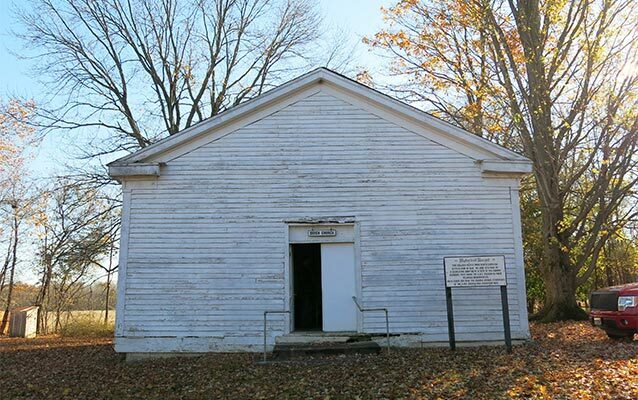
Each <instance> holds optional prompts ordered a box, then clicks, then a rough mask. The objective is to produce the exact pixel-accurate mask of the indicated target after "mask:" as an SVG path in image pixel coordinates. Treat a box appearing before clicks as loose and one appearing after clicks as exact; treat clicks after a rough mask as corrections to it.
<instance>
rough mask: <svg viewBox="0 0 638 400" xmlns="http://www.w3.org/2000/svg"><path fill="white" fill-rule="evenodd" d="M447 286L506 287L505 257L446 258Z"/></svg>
mask: <svg viewBox="0 0 638 400" xmlns="http://www.w3.org/2000/svg"><path fill="white" fill-rule="evenodd" d="M443 261H444V266H445V286H447V287H472V286H505V285H507V278H506V275H505V257H504V256H470V257H445V258H444V259H443Z"/></svg>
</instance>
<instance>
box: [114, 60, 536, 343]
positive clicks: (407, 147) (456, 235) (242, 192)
mask: <svg viewBox="0 0 638 400" xmlns="http://www.w3.org/2000/svg"><path fill="white" fill-rule="evenodd" d="M530 172H531V163H530V161H529V160H528V159H526V158H525V157H523V156H521V155H518V154H516V153H514V152H512V151H509V150H507V149H505V148H503V147H500V146H498V145H496V144H494V143H491V142H489V141H487V140H484V139H482V138H480V137H477V136H475V135H472V134H470V133H468V132H466V131H464V130H462V129H459V128H457V127H454V126H452V125H450V124H448V123H446V122H443V121H441V120H439V119H437V118H435V117H433V116H431V115H429V114H426V113H424V112H422V111H419V110H417V109H415V108H413V107H411V106H409V105H407V104H405V103H402V102H400V101H397V100H395V99H393V98H391V97H388V96H386V95H384V94H382V93H380V92H377V91H375V90H373V89H371V88H368V87H366V86H364V85H362V84H359V83H357V82H355V81H353V80H350V79H348V78H346V77H344V76H341V75H339V74H336V73H334V72H332V71H330V70H327V69H323V68H321V69H317V70H314V71H312V72H309V73H307V74H305V75H303V76H300V77H298V78H296V79H294V80H292V81H290V82H287V83H285V84H283V85H281V86H279V87H277V88H275V89H273V90H271V91H269V92H266V93H265V94H262V95H260V96H258V97H256V98H254V99H252V100H250V101H247V102H245V103H243V104H241V105H238V106H236V107H233V108H231V109H229V110H227V111H225V112H223V113H221V114H219V115H217V116H215V117H213V118H210V119H208V120H205V121H203V122H201V123H199V124H197V125H195V126H193V127H191V128H188V129H186V130H184V131H182V132H180V133H178V134H175V135H173V136H171V137H169V138H166V139H164V140H162V141H160V142H158V143H156V144H153V145H151V146H148V147H146V148H144V149H142V150H140V151H138V152H136V153H134V154H131V155H129V156H126V157H124V158H121V159H119V160H117V161H114V162H113V163H111V164H109V173H110V175H111V176H112V177H113V178H115V179H117V180H118V181H119V182H121V184H122V187H123V216H122V235H121V247H120V264H119V265H120V267H119V268H120V270H119V278H118V279H119V281H118V294H117V296H118V298H117V319H116V331H115V348H116V350H117V351H119V352H126V353H148V352H209V351H259V350H260V349H261V346H262V345H263V335H264V322H263V321H264V312H265V311H277V313H271V314H268V315H267V325H266V341H267V345H268V346H269V347H270V346H272V345H273V343H274V342H275V339H276V338H278V337H282V336H286V335H291V334H293V335H294V334H295V333H296V332H316V333H317V334H321V333H335V332H337V333H344V332H345V333H347V332H352V333H355V332H359V333H370V334H375V335H376V334H378V335H380V337H383V335H385V333H386V322H385V316H384V313H383V312H361V311H360V310H359V309H358V308H357V305H356V304H355V301H356V302H358V303H359V305H360V306H361V307H363V308H385V309H387V311H388V322H389V331H390V333H391V335H392V341H393V343H394V344H395V345H406V346H407V345H414V344H417V343H418V344H422V343H424V342H425V343H429V342H431V343H437V342H445V341H447V340H448V323H447V314H446V293H445V280H444V268H443V259H444V257H450V256H481V255H495V254H497V255H503V256H504V258H505V265H506V276H507V290H508V300H509V309H510V321H511V329H512V338H513V339H515V340H517V339H518V340H525V339H528V338H529V327H528V321H527V311H526V301H525V275H524V268H523V249H522V239H521V221H520V208H519V183H520V179H521V178H522V177H523V176H524V175H526V174H528V173H530ZM453 303H454V320H455V321H454V324H455V330H456V339H457V340H458V341H461V342H463V341H482V342H483V341H501V342H502V340H503V323H502V321H503V319H502V318H503V317H502V314H501V297H500V292H499V288H498V287H471V288H456V289H455V291H454V298H453Z"/></svg>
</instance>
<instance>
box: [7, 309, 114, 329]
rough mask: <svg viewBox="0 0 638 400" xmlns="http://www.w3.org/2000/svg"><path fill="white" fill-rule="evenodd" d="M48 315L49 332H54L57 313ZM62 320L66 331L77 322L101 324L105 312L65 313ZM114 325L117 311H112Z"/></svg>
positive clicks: (112, 323)
mask: <svg viewBox="0 0 638 400" xmlns="http://www.w3.org/2000/svg"><path fill="white" fill-rule="evenodd" d="M47 314H48V318H47V327H48V330H49V331H50V332H52V331H53V330H54V328H55V313H54V312H48V313H47ZM3 315H4V312H2V311H0V321H1V320H2V317H3ZM60 320H61V324H62V329H64V327H65V326H67V325H68V324H69V323H77V322H83V323H90V322H96V323H101V322H103V321H104V310H83V311H69V312H63V313H62V315H61V318H60ZM114 324H115V310H110V311H109V319H108V325H110V326H112V325H114Z"/></svg>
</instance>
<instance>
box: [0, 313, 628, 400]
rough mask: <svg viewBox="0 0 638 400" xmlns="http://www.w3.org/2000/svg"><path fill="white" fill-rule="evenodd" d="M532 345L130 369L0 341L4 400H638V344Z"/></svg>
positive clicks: (246, 358)
mask: <svg viewBox="0 0 638 400" xmlns="http://www.w3.org/2000/svg"><path fill="white" fill-rule="evenodd" d="M532 332H533V333H532V334H533V337H534V342H533V343H530V344H528V345H525V346H521V347H517V348H515V350H514V353H513V354H511V355H508V354H506V353H505V351H504V349H503V348H501V347H479V348H464V349H459V350H457V352H456V353H450V351H448V350H447V349H395V350H393V351H392V352H391V353H389V354H381V355H362V356H349V357H339V356H337V357H334V358H331V359H328V360H324V361H325V362H321V363H316V362H308V363H299V362H296V363H291V364H274V365H267V366H257V365H255V364H254V363H253V358H254V355H253V354H210V355H205V356H200V357H195V358H174V359H162V360H149V361H144V362H140V363H133V364H126V363H124V362H123V359H122V357H121V356H120V355H118V354H116V353H115V352H114V351H113V348H112V344H111V341H110V340H109V339H60V338H55V337H48V338H39V339H36V340H31V341H29V340H22V339H7V338H3V339H0V398H1V399H5V398H6V399H64V398H69V399H72V398H73V399H74V398H92V399H121V398H135V399H149V398H151V399H218V398H224V399H244V398H245V399H262V398H277V399H286V398H303V399H308V398H320V399H326V398H330V399H341V398H343V399H356V398H359V399H382V398H387V399H402V398H405V399H411V398H414V399H417V398H419V399H423V398H425V399H430V398H432V399H435V398H443V399H455V398H459V399H461V398H462V399H500V398H503V399H505V398H521V399H534V398H538V399H546V398H560V399H565V398H574V399H587V398H591V399H635V398H638V343H614V342H612V341H610V340H608V339H607V338H606V336H605V335H604V333H602V332H601V331H599V330H596V329H594V328H592V327H590V326H589V325H587V324H586V323H559V324H547V325H533V326H532Z"/></svg>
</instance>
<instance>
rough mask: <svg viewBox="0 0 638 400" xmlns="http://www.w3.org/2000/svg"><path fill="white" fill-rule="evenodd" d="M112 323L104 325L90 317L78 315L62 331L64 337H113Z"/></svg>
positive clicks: (99, 320) (101, 321) (102, 322)
mask: <svg viewBox="0 0 638 400" xmlns="http://www.w3.org/2000/svg"><path fill="white" fill-rule="evenodd" d="M113 331H114V326H113V323H112V322H107V323H106V324H105V323H104V321H103V320H101V319H96V318H94V317H92V316H90V315H78V316H75V317H73V318H72V319H70V320H69V321H68V322H67V323H66V324H64V325H63V326H62V328H61V329H60V335H61V336H62V337H96V338H97V337H112V336H113Z"/></svg>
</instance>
